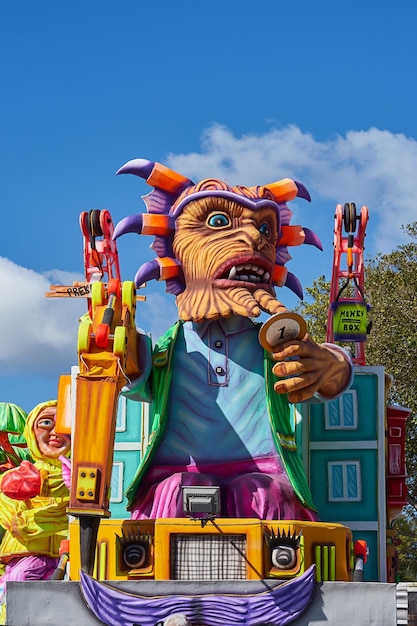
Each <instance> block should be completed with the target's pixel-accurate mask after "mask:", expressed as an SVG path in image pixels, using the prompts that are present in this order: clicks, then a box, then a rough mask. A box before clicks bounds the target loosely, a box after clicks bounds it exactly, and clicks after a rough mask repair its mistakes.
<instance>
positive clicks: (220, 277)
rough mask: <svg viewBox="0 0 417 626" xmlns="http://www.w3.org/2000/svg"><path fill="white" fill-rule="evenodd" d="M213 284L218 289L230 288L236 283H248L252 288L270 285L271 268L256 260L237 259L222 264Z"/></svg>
mask: <svg viewBox="0 0 417 626" xmlns="http://www.w3.org/2000/svg"><path fill="white" fill-rule="evenodd" d="M214 281H215V283H216V284H217V285H218V286H220V287H230V286H231V285H232V283H233V284H235V283H236V282H239V283H242V282H243V283H249V284H250V285H254V286H261V285H263V286H265V285H270V282H271V268H268V267H266V264H264V263H260V262H259V261H258V260H257V259H253V260H251V259H245V260H244V261H242V260H240V259H239V262H238V260H237V259H235V260H234V261H231V262H228V263H227V264H223V265H222V266H221V267H220V268H219V270H218V271H217V272H216V275H215V277H214Z"/></svg>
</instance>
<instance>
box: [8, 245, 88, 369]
mask: <svg viewBox="0 0 417 626" xmlns="http://www.w3.org/2000/svg"><path fill="white" fill-rule="evenodd" d="M47 276H48V277H50V278H54V279H56V278H57V277H58V276H59V277H60V278H63V277H65V279H66V280H65V282H64V284H69V285H71V284H72V281H74V280H80V276H79V275H74V274H69V273H68V272H65V273H63V272H60V271H59V270H52V271H50V272H47V273H46V275H45V276H44V275H41V274H37V273H36V272H34V271H32V270H30V269H27V268H24V267H21V266H19V265H16V264H15V263H13V262H12V261H10V260H8V259H5V258H2V257H0V293H1V294H2V296H3V299H2V306H1V307H0V328H1V329H2V332H1V338H2V340H1V342H0V369H1V371H2V372H3V373H5V374H11V373H13V372H16V373H19V372H21V373H22V375H26V374H28V373H31V372H36V373H38V374H39V373H42V372H44V373H45V375H49V374H51V373H52V372H55V373H58V375H59V374H60V373H64V372H65V371H67V370H68V368H69V367H70V365H71V364H73V363H75V362H76V359H77V328H78V318H79V316H80V315H81V314H82V313H84V312H85V311H86V301H85V300H84V299H83V301H82V302H81V299H79V300H78V299H75V298H73V299H68V298H60V299H52V298H46V297H45V292H46V291H49V285H50V280H48V278H47ZM53 282H55V280H54V281H53ZM57 282H58V281H57Z"/></svg>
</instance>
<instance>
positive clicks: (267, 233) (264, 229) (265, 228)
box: [259, 222, 271, 239]
mask: <svg viewBox="0 0 417 626" xmlns="http://www.w3.org/2000/svg"><path fill="white" fill-rule="evenodd" d="M259 232H260V233H261V234H262V235H263V236H264V237H266V238H267V239H270V237H271V228H270V226H269V224H268V223H267V222H264V223H263V224H261V225H260V226H259Z"/></svg>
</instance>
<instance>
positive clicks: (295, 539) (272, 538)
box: [265, 529, 301, 577]
mask: <svg viewBox="0 0 417 626" xmlns="http://www.w3.org/2000/svg"><path fill="white" fill-rule="evenodd" d="M300 539H301V537H300V535H297V534H296V533H295V532H294V533H293V534H291V532H290V530H289V529H288V531H287V532H286V531H285V530H284V529H278V531H277V533H275V532H274V531H273V530H271V531H270V532H269V533H266V534H265V540H266V544H267V546H268V548H269V554H270V564H271V565H270V575H271V576H277V577H285V576H288V575H289V574H290V573H291V574H295V573H297V571H299V569H300V562H301V561H300V559H301V553H300Z"/></svg>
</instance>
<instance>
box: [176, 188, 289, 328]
mask: <svg viewBox="0 0 417 626" xmlns="http://www.w3.org/2000/svg"><path fill="white" fill-rule="evenodd" d="M176 227H177V230H176V233H175V237H174V254H175V256H176V258H177V259H178V260H179V261H180V262H181V265H182V269H183V272H184V277H185V285H186V286H185V290H184V292H183V293H181V294H180V295H179V296H178V297H177V306H178V310H179V314H180V318H181V319H183V320H193V321H201V320H203V319H216V318H218V317H229V316H230V315H234V314H235V315H242V316H245V317H256V316H257V315H259V314H260V307H261V308H264V307H263V306H262V300H263V299H265V297H267V298H268V300H270V299H271V298H272V299H273V300H274V301H275V302H276V300H275V296H274V291H273V287H272V283H271V277H272V272H273V268H274V263H275V254H276V248H275V246H276V242H277V237H278V232H277V230H278V226H277V215H276V211H275V209H274V207H272V206H271V207H268V206H266V207H263V208H260V209H258V210H254V211H253V210H251V209H249V208H246V207H244V206H242V205H240V204H238V203H237V202H233V201H230V200H227V199H224V198H219V197H213V196H211V197H206V198H201V199H200V200H196V201H194V202H190V203H189V204H188V205H186V206H185V208H184V210H183V213H182V214H181V215H180V217H179V218H178V219H177V222H176Z"/></svg>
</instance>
